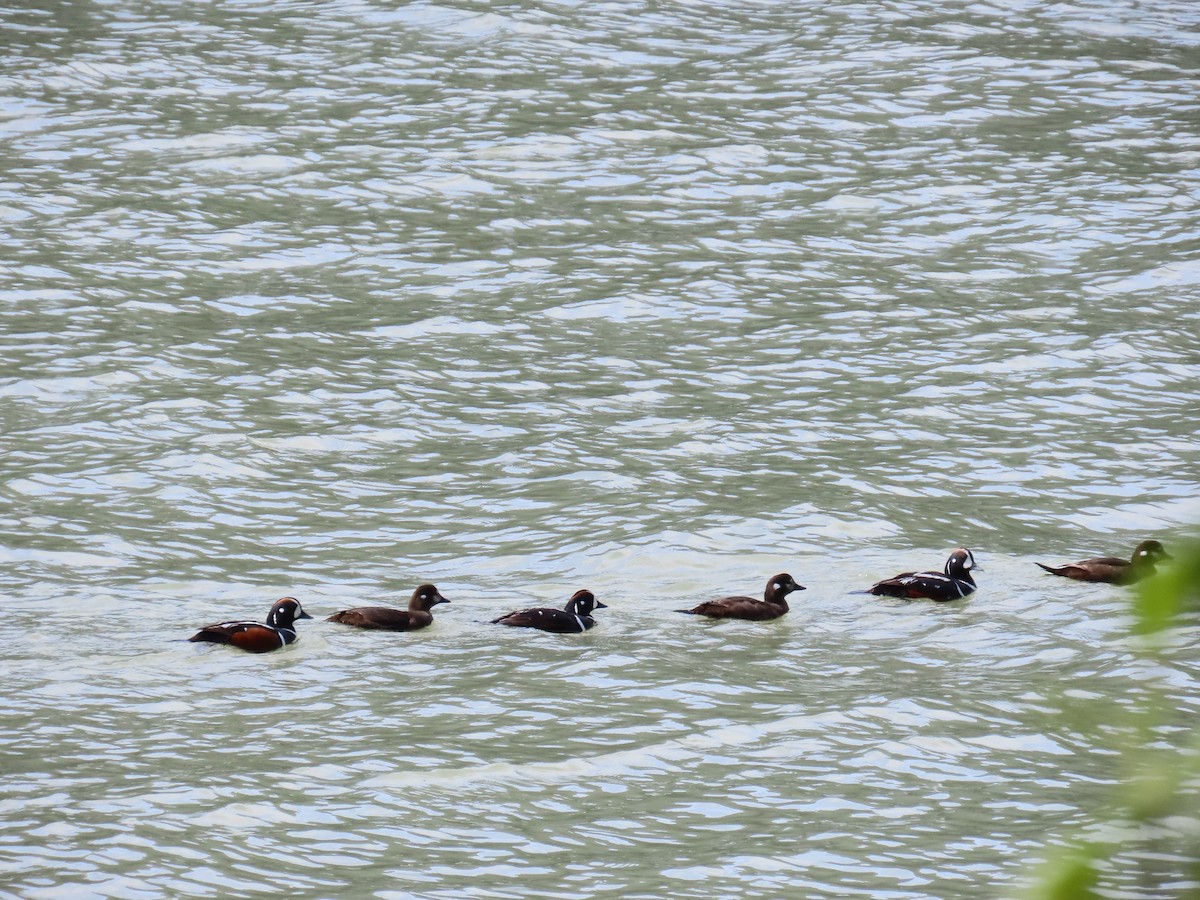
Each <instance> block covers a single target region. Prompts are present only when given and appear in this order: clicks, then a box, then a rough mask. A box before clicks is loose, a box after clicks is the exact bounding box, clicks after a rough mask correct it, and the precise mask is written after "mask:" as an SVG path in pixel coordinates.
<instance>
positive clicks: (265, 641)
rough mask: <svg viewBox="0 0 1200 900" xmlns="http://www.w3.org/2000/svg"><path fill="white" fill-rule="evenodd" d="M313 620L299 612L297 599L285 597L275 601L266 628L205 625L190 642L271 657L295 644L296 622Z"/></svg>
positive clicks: (240, 624) (242, 624) (247, 624)
mask: <svg viewBox="0 0 1200 900" xmlns="http://www.w3.org/2000/svg"><path fill="white" fill-rule="evenodd" d="M311 618H312V616H310V615H309V614H308V613H306V612H305V611H304V610H303V609H301V608H300V601H298V600H297V599H296V598H295V597H283V598H281V599H279V600H276V601H275V604H274V605H273V606H272V607H271V612H270V615H268V616H267V623H266V624H265V625H260V624H259V623H258V622H219V623H218V624H216V625H205V626H204V627H203V628H201V629H200V630H199V631H197V632H196V633H195V634H194V635H192V636H191V637H190V638H188V640H189V641H200V642H204V643H209V644H232V645H233V646H234V647H238V648H239V649H241V650H246V651H247V652H249V653H268V652H270V651H271V650H278V649H279V648H280V647H284V646H286V645H288V644H291V643H294V642H295V640H296V628H295V622H296V620H297V619H311Z"/></svg>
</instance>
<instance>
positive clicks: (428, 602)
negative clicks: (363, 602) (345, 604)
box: [326, 584, 450, 631]
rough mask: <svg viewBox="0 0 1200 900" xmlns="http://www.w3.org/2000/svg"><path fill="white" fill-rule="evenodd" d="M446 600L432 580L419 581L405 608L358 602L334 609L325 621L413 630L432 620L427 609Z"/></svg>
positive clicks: (377, 627)
mask: <svg viewBox="0 0 1200 900" xmlns="http://www.w3.org/2000/svg"><path fill="white" fill-rule="evenodd" d="M449 602H450V601H449V600H447V599H446V598H445V597H443V596H442V595H441V594H440V593H438V589H437V588H435V587H434V586H433V585H432V584H423V585H421V586H420V587H419V588H417V589H416V590H415V591H413V595H412V598H411V599H410V600H409V601H408V609H393V608H392V607H390V606H358V607H355V608H354V609H343V610H342V611H341V612H339V613H334V614H333V615H332V616H330V617H329V618H328V619H327V620H326V621H328V622H341V623H342V624H343V625H353V626H355V627H356V628H374V629H376V630H379V631H416V630H417V629H418V628H424V627H425V626H427V625H429V624H431V623H432V622H433V613H432V612H431V611H430V610H432V609H433V607H435V606H437V605H438V604H439V603H449Z"/></svg>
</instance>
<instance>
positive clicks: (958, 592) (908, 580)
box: [867, 547, 976, 600]
mask: <svg viewBox="0 0 1200 900" xmlns="http://www.w3.org/2000/svg"><path fill="white" fill-rule="evenodd" d="M974 568H976V565H975V557H974V556H973V555H972V553H971V551H970V550H968V549H967V548H966V547H959V548H958V549H957V550H955V551H954V552H953V553H951V554H950V558H949V559H947V560H946V567H945V568H944V569H943V570H942V571H941V572H903V573H901V574H900V575H896V576H893V577H892V578H885V579H884V580H883V581H877V582H876V583H875V584H873V585H871V587H870V588H868V589H867V593H868V594H876V595H878V596H882V597H904V598H906V599H910V600H916V599H922V598H924V599H928V600H959V599H961V598H962V597H965V596H967V594H969V593H971V592H972V591H974V590H975V579H974V578H972V577H971V570H972V569H974Z"/></svg>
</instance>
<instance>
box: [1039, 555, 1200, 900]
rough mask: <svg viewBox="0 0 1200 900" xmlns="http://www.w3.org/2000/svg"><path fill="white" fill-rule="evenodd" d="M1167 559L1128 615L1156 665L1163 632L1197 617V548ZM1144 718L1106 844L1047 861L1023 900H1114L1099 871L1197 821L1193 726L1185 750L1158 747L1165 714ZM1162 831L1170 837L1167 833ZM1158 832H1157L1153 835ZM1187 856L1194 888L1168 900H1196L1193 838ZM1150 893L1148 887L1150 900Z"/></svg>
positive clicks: (1199, 890)
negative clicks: (1170, 824)
mask: <svg viewBox="0 0 1200 900" xmlns="http://www.w3.org/2000/svg"><path fill="white" fill-rule="evenodd" d="M1173 556H1174V559H1173V560H1171V561H1170V562H1169V563H1166V564H1162V565H1160V568H1159V571H1158V573H1157V574H1156V575H1154V576H1153V577H1152V578H1149V579H1147V580H1146V581H1144V582H1142V583H1141V584H1139V585H1138V586H1137V589H1136V590H1135V592H1134V597H1133V603H1132V607H1133V608H1132V612H1133V625H1132V632H1133V636H1134V642H1135V647H1136V649H1137V652H1138V653H1140V654H1142V655H1143V656H1145V657H1147V658H1151V659H1156V658H1159V657H1160V655H1161V654H1162V653H1163V649H1164V647H1165V646H1166V645H1167V641H1168V638H1169V633H1170V630H1171V629H1172V628H1173V627H1175V626H1176V625H1178V624H1180V623H1181V621H1182V620H1183V618H1184V617H1185V616H1187V615H1189V614H1191V613H1194V612H1195V611H1196V610H1200V542H1195V541H1193V542H1190V543H1188V544H1187V545H1185V546H1182V547H1180V548H1178V549H1177V550H1176V551H1175V552H1174V554H1173ZM1162 705H1163V704H1162V703H1161V702H1159V704H1158V706H1159V707H1160V708H1159V709H1149V710H1145V711H1144V713H1145V714H1144V715H1143V716H1142V719H1143V721H1142V722H1141V724H1140V727H1139V728H1138V729H1137V736H1136V738H1135V739H1134V740H1132V741H1131V742H1130V743H1129V745H1128V746H1127V747H1126V748H1125V750H1124V751H1123V756H1124V763H1125V772H1126V775H1125V778H1124V780H1123V784H1122V786H1121V788H1120V789H1119V790H1118V791H1117V792H1116V796H1114V797H1113V798H1112V805H1113V810H1112V812H1111V814H1110V815H1109V816H1108V822H1107V826H1108V827H1107V828H1106V829H1105V830H1106V831H1107V832H1108V833H1109V834H1110V835H1111V838H1110V839H1107V840H1103V839H1093V840H1086V841H1079V842H1077V843H1075V844H1073V845H1071V846H1069V847H1067V848H1065V849H1064V850H1063V851H1062V852H1060V853H1059V854H1057V855H1055V856H1052V857H1051V858H1050V859H1049V860H1048V861H1047V863H1046V865H1045V866H1044V867H1043V869H1042V870H1041V872H1040V876H1039V878H1038V879H1037V881H1036V882H1035V883H1034V884H1033V886H1032V887H1031V889H1030V890H1029V891H1028V892H1027V893H1026V896H1027V897H1028V898H1029V900H1102V898H1106V897H1111V896H1113V895H1112V894H1111V893H1110V892H1106V891H1102V889H1101V887H1100V880H1101V874H1102V871H1103V868H1104V867H1105V865H1106V864H1108V863H1109V862H1111V861H1112V860H1113V859H1114V857H1116V856H1117V855H1118V854H1119V853H1121V852H1122V850H1123V849H1125V847H1126V846H1127V844H1128V843H1130V842H1131V841H1132V840H1134V839H1136V838H1138V837H1139V836H1143V837H1144V836H1146V835H1148V834H1151V833H1156V826H1157V825H1159V824H1160V823H1162V822H1163V821H1164V820H1166V819H1168V818H1169V817H1171V816H1172V815H1173V814H1176V813H1184V814H1186V815H1189V816H1192V817H1193V818H1194V817H1195V816H1196V815H1197V813H1198V810H1197V809H1195V807H1194V803H1195V797H1196V792H1195V787H1196V781H1197V779H1198V778H1200V725H1196V724H1193V725H1192V726H1191V734H1190V740H1185V741H1184V742H1183V743H1184V744H1186V746H1175V747H1164V746H1163V745H1162V741H1161V739H1156V738H1155V736H1154V734H1153V727H1154V725H1155V723H1157V722H1159V721H1161V720H1162V719H1163V718H1164V717H1165V716H1166V714H1167V712H1168V711H1167V710H1165V709H1162V708H1161V707H1162ZM1168 830H1169V829H1168ZM1159 831H1161V829H1160V830H1159ZM1184 839H1185V841H1186V842H1187V843H1186V848H1187V850H1186V852H1188V853H1189V854H1190V858H1189V859H1188V861H1187V863H1186V864H1185V865H1186V868H1187V869H1188V871H1187V872H1186V873H1184V877H1185V878H1188V879H1189V880H1190V881H1191V882H1192V884H1193V886H1192V887H1190V888H1188V889H1187V890H1186V892H1183V893H1174V894H1172V896H1175V897H1187V898H1197V900H1200V886H1195V885H1197V884H1198V883H1200V834H1197V833H1191V834H1190V835H1184ZM1155 887H1156V886H1154V885H1148V889H1149V891H1150V892H1151V893H1148V894H1147V895H1146V896H1151V895H1152V893H1153V891H1154V890H1155Z"/></svg>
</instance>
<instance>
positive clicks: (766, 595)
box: [675, 572, 806, 622]
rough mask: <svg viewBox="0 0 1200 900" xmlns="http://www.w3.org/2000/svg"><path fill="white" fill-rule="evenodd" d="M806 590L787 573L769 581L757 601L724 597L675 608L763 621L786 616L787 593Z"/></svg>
mask: <svg viewBox="0 0 1200 900" xmlns="http://www.w3.org/2000/svg"><path fill="white" fill-rule="evenodd" d="M803 590H806V588H805V587H804V585H802V584H797V583H796V581H795V579H793V578H792V576H791V575H788V574H787V573H786V572H784V573H782V574H780V575H776V576H775V577H773V578H772V579H771V580H770V581H768V582H767V588H766V590H765V591H763V598H762V599H761V600H755V599H754V598H753V597H722V598H721V599H719V600H708V601H706V602H705V603H701V604H700V605H699V606H693V607H692V608H691V609H677V610H675V611H676V612H681V613H687V614H689V615H693V616H708V617H709V618H710V619H749V620H752V621H758V622H763V621H766V620H768V619H778V618H779V617H780V616H782V615H784V614H785V613H786V612H787V611H788V604H787V595H788V594H790V593H792V592H793V591H803Z"/></svg>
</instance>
